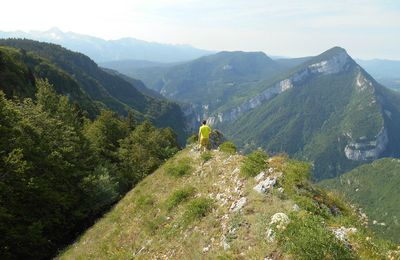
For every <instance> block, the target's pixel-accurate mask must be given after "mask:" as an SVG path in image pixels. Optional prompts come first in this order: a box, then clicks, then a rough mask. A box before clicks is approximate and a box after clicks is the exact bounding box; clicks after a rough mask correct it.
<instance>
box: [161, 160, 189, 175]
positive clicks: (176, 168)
mask: <svg viewBox="0 0 400 260" xmlns="http://www.w3.org/2000/svg"><path fill="white" fill-rule="evenodd" d="M192 169H193V167H192V165H191V160H190V158H188V157H186V158H182V159H180V160H178V161H177V162H174V163H170V164H168V165H166V167H165V172H166V173H167V174H168V175H171V176H175V177H182V176H184V175H187V174H189V173H190V172H191V171H192Z"/></svg>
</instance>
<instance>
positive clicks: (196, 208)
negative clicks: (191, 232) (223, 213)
mask: <svg viewBox="0 0 400 260" xmlns="http://www.w3.org/2000/svg"><path fill="white" fill-rule="evenodd" d="M213 204H214V202H213V200H211V199H209V198H203V197H200V198H196V199H193V200H192V201H190V202H189V203H188V205H187V206H186V211H185V213H184V219H185V222H186V223H190V222H193V221H195V220H198V219H201V218H203V217H205V216H206V215H207V214H208V213H210V212H211V210H212V207H213Z"/></svg>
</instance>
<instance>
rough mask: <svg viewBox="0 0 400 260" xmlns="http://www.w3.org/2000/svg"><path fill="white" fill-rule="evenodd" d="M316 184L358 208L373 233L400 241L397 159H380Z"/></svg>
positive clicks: (398, 168)
mask: <svg viewBox="0 0 400 260" xmlns="http://www.w3.org/2000/svg"><path fill="white" fill-rule="evenodd" d="M319 184H320V185H321V186H322V187H324V188H327V189H330V190H335V191H337V192H338V193H341V194H344V195H345V196H346V198H348V199H349V201H351V202H352V203H355V204H356V205H358V207H360V208H362V211H363V212H365V213H366V214H367V215H368V217H369V221H368V224H369V227H370V228H371V229H372V230H374V231H375V232H376V233H377V234H379V235H381V236H382V237H384V238H387V239H392V240H393V241H396V242H398V243H399V242H400V223H399V218H400V204H399V198H400V189H399V187H400V160H398V159H392V158H384V159H380V160H377V161H374V162H373V163H370V164H365V165H362V166H360V167H358V168H356V169H354V170H352V171H350V172H348V173H346V174H343V175H342V176H340V177H338V178H335V179H330V180H324V181H322V182H320V183H319Z"/></svg>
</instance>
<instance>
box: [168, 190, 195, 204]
mask: <svg viewBox="0 0 400 260" xmlns="http://www.w3.org/2000/svg"><path fill="white" fill-rule="evenodd" d="M194 192H195V188H194V187H192V186H189V187H184V188H182V189H179V190H176V191H175V192H174V193H172V194H171V196H169V197H168V199H167V200H166V201H165V205H166V207H167V209H168V210H171V209H173V208H175V207H176V206H178V205H179V204H180V203H181V202H183V201H185V200H187V199H188V198H190V197H191V196H192V195H193V194H194Z"/></svg>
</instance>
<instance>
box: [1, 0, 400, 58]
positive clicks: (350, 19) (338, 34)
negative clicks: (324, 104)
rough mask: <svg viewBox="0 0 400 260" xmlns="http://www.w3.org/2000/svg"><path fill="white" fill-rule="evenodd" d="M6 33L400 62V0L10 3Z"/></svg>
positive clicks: (61, 0) (3, 17)
mask: <svg viewBox="0 0 400 260" xmlns="http://www.w3.org/2000/svg"><path fill="white" fill-rule="evenodd" d="M1 9H2V12H1V15H0V31H15V30H22V31H30V30H40V31H45V30H48V29H50V28H52V27H58V28H59V29H61V30H62V31H72V32H75V33H81V34H87V35H92V36H96V37H100V38H103V39H118V38H123V37H132V38H137V39H141V40H146V41H154V42H160V43H171V44H190V45H192V46H194V47H197V48H202V49H208V50H215V51H219V50H243V51H264V52H265V53H267V54H268V55H281V56H286V57H301V56H309V55H317V54H319V53H321V52H323V51H325V50H327V49H329V48H331V47H333V46H341V47H343V48H345V49H346V50H347V51H348V52H349V54H350V55H352V56H353V57H356V58H362V59H371V58H382V59H396V60H400V0H352V1H350V0H348V1H346V0H331V1H329V0H298V1H295V0H202V1H198V0H112V1H103V0H97V1H95V0H86V1H84V0H34V1H32V0H25V1H23V0H12V1H11V0H6V1H4V2H3V3H2V4H1Z"/></svg>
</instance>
